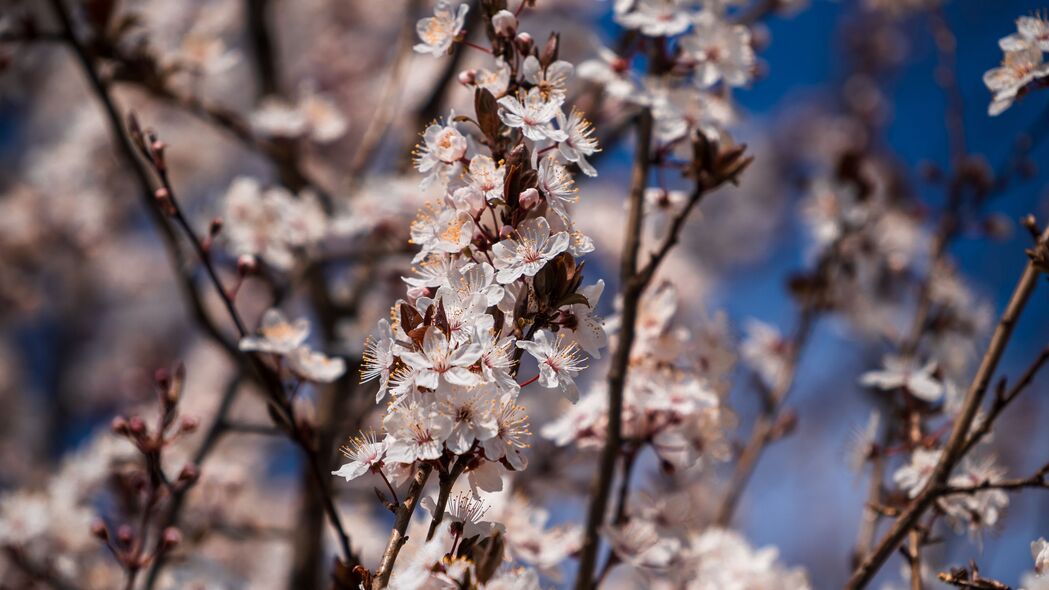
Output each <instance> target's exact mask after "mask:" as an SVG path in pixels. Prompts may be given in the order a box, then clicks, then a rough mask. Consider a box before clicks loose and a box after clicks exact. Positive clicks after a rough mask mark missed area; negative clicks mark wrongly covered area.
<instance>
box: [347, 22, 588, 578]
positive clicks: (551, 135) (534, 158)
mask: <svg viewBox="0 0 1049 590" xmlns="http://www.w3.org/2000/svg"><path fill="white" fill-rule="evenodd" d="M497 4H499V3H491V5H489V4H485V6H483V7H482V10H485V11H486V13H485V14H484V19H485V21H486V22H487V23H489V24H490V26H489V27H488V31H489V41H490V42H491V45H492V49H491V51H492V54H493V56H494V61H495V64H494V69H495V70H496V71H500V72H503V74H502V75H501V77H502V78H503V83H501V84H496V83H494V82H493V80H492V76H489V75H488V74H486V73H483V72H479V71H478V70H469V71H467V72H464V73H463V74H462V75H461V76H460V80H461V81H463V83H464V84H465V85H466V86H467V87H469V88H471V89H473V91H474V97H475V100H474V106H475V109H474V111H475V112H474V113H473V114H472V115H470V116H465V115H456V114H455V113H454V112H453V113H451V114H450V115H449V116H448V117H447V118H446V119H442V120H438V121H435V122H434V123H432V124H431V125H430V126H429V127H427V129H426V130H425V131H424V132H423V134H422V141H421V142H420V144H419V145H418V146H417V148H416V150H415V166H416V169H417V170H418V171H419V172H420V173H421V174H423V175H424V178H423V180H422V181H421V183H420V187H421V189H422V190H428V191H436V192H437V198H436V199H434V200H433V201H431V202H429V203H427V204H426V205H425V206H424V207H423V208H422V209H421V210H420V212H419V214H418V216H417V218H416V220H415V221H414V222H413V223H412V226H411V242H412V244H414V245H415V246H417V247H418V248H419V251H418V253H417V254H416V255H415V257H414V259H413V264H414V265H415V268H414V270H413V273H412V274H411V275H410V276H407V277H405V278H404V282H405V283H406V284H407V295H406V297H405V298H404V299H402V300H399V301H397V302H396V304H395V305H394V306H393V307H392V308H391V309H390V317H389V319H383V320H381V321H380V322H379V324H378V330H377V332H376V333H375V334H374V336H373V337H371V338H369V340H368V341H367V342H366V345H365V351H364V361H363V365H362V370H361V378H362V382H371V381H377V383H378V388H377V392H376V401H377V402H379V401H381V400H383V398H385V397H387V396H390V397H391V398H392V401H391V402H390V403H389V405H388V407H387V411H386V415H385V417H384V419H383V424H382V429H383V432H382V434H381V435H380V436H375V435H364V436H361V437H359V438H357V439H354V440H352V441H350V443H348V444H347V445H346V446H344V447H343V452H344V454H346V455H347V457H348V458H349V459H350V461H349V462H348V463H347V464H346V465H344V466H343V467H342V468H341V469H339V470H338V471H335V472H334V473H335V474H336V475H339V476H342V477H344V478H346V479H347V480H351V479H355V478H358V477H361V476H364V475H366V474H373V475H378V476H380V477H381V478H383V479H384V480H385V481H386V482H387V483H388V484H390V485H389V487H390V491H391V492H392V493H393V494H394V495H395V496H396V491H394V489H393V486H394V484H393V483H391V482H395V483H396V482H401V481H404V479H405V476H406V475H408V474H411V473H413V472H416V471H417V469H418V468H419V467H420V466H424V465H428V466H432V467H433V468H434V469H435V470H436V472H437V473H439V474H441V475H440V476H441V480H442V493H444V492H446V491H447V490H450V487H451V485H452V484H453V483H454V478H456V477H458V475H459V474H465V475H466V476H467V478H468V480H469V482H470V484H471V485H472V486H473V487H474V488H475V493H476V489H477V488H479V489H482V490H488V491H494V490H498V489H501V488H502V478H501V475H502V473H504V472H506V471H507V470H510V471H520V470H522V469H524V468H525V467H526V465H527V460H526V457H525V455H524V452H523V451H524V449H525V448H527V447H528V446H529V438H530V436H531V432H530V431H529V419H528V416H527V415H526V414H525V410H524V407H523V406H522V405H521V404H520V403H519V402H518V397H519V395H520V392H521V390H522V388H523V387H525V386H527V385H529V384H531V383H534V382H538V384H539V385H540V386H541V387H543V388H547V389H555V390H557V391H559V392H560V393H561V394H562V395H564V396H565V397H567V398H569V399H572V400H575V399H576V398H577V396H578V388H577V385H576V378H577V377H578V375H579V373H580V372H581V371H582V370H583V369H584V368H585V367H586V363H585V359H584V356H583V355H584V352H585V353H588V354H590V355H592V356H594V357H599V356H600V354H601V349H602V348H603V347H604V346H605V345H606V341H607V337H606V335H605V331H604V328H603V322H602V320H601V318H600V317H598V316H597V315H596V314H595V312H594V309H595V307H596V304H597V301H598V298H599V297H600V295H601V291H602V289H603V284H602V283H600V282H599V283H597V284H595V285H591V286H589V287H584V286H583V285H582V281H583V267H584V264H583V263H582V262H581V261H580V260H579V257H581V256H582V255H584V254H586V253H588V252H590V251H591V250H593V244H592V241H591V240H590V239H589V238H588V237H586V236H585V235H583V234H582V233H580V232H578V231H577V230H576V229H575V227H574V225H573V221H572V218H571V216H570V214H569V208H568V207H569V205H571V204H572V203H574V202H576V201H577V200H578V194H577V189H576V188H575V181H574V178H573V171H572V168H573V167H578V168H579V169H580V170H582V171H584V172H586V173H587V174H590V175H595V174H596V171H595V170H594V169H593V167H592V166H590V165H589V163H588V162H587V159H586V158H587V157H588V156H590V155H593V154H594V153H595V152H596V151H597V149H598V147H597V143H596V141H595V140H594V139H593V137H592V130H591V128H590V125H589V123H588V122H587V121H586V120H585V119H584V118H583V117H582V114H581V113H579V112H578V111H575V110H571V109H569V112H570V114H568V115H566V114H565V112H564V107H565V102H566V97H567V84H568V82H569V79H570V75H571V72H572V70H573V68H572V66H571V64H569V63H568V62H565V61H562V60H559V59H558V57H557V56H558V38H557V36H556V35H553V36H551V37H550V41H549V42H547V43H546V45H545V46H544V47H542V48H541V49H540V48H537V47H536V45H535V43H534V42H533V41H532V38H531V36H529V35H528V34H527V33H518V32H517V17H516V15H515V14H513V13H510V12H509V11H507V10H505V9H501V8H499V7H498V6H495V5H497ZM466 11H467V6H466V5H461V6H459V7H458V8H453V7H451V6H450V5H448V4H446V3H440V4H438V6H437V8H436V10H435V14H434V16H433V17H428V18H425V19H423V20H422V21H420V23H419V26H418V32H419V35H420V37H421V38H422V41H423V42H422V43H420V44H419V45H417V46H416V51H420V52H425V53H431V54H433V55H435V56H441V55H444V54H445V53H447V52H448V51H449V49H450V47H452V45H453V44H454V43H456V42H460V41H462V36H461V27H462V23H463V19H464V18H465V14H466ZM496 77H499V76H496ZM526 353H527V355H528V356H529V357H531V358H532V359H534V361H535V364H536V369H537V373H538V374H536V375H535V376H534V377H532V378H531V379H529V380H527V381H524V382H521V383H519V382H518V379H517V375H518V371H519V369H520V368H521V366H522V364H521V362H520V361H521V359H522V357H523V356H524V355H525V354H526ZM453 474H454V475H453ZM445 500H447V498H445ZM453 500H454V501H453V503H452V506H451V508H450V509H448V510H447V515H444V514H443V513H442V510H443V508H442V507H441V505H440V502H438V503H437V504H434V503H433V502H432V501H431V500H430V499H428V498H427V499H424V501H423V505H424V506H429V507H430V509H431V511H432V512H433V513H434V514H433V518H434V521H435V522H437V521H439V520H441V519H444V520H445V521H446V522H447V521H451V523H452V524H451V526H450V527H447V526H446V527H441V529H440V531H441V533H440V534H439V535H438V536H436V537H434V538H433V540H431V541H430V542H429V543H427V544H426V546H425V547H423V548H421V549H419V550H418V551H417V553H416V556H415V557H413V558H412V559H411V560H407V559H406V560H405V561H404V562H403V564H398V567H397V569H395V570H394V571H393V579H392V580H391V584H392V585H393V586H396V587H402V586H403V587H409V586H411V587H415V586H413V585H412V584H411V583H409V582H407V581H406V580H409V579H414V580H415V581H416V582H418V581H420V580H419V578H418V577H417V576H416V574H418V576H434V577H435V578H440V579H442V580H449V579H450V580H462V579H463V577H464V576H467V577H466V579H471V580H475V581H479V582H482V583H486V587H492V585H493V584H495V581H494V580H492V581H488V579H489V578H491V577H492V575H493V573H492V571H494V570H489V571H485V570H486V568H489V567H491V566H489V565H488V561H490V559H487V558H484V557H483V556H481V555H476V554H471V550H473V551H475V552H476V551H477V550H479V549H480V548H481V547H482V546H484V544H485V543H496V541H495V540H494V539H492V538H490V537H491V535H492V534H493V531H495V530H498V528H499V527H494V526H487V525H484V526H475V525H477V523H478V522H479V519H480V517H481V516H483V512H484V511H483V510H482V509H479V508H477V507H478V506H479V504H477V502H479V500H476V498H474V497H473V496H471V495H470V494H467V495H465V496H462V497H457V498H456V499H453ZM467 529H469V530H467ZM449 530H451V531H453V533H454V541H451V540H450V537H449V536H448V531H449ZM471 538H472V539H473V540H471V541H470V542H466V541H465V540H464V539H471ZM478 538H480V540H478ZM460 541H462V543H460ZM499 543H500V544H501V543H502V541H499ZM453 544H458V549H457V550H453V551H452V552H449V550H448V548H449V547H452V546H453ZM431 548H432V551H431ZM501 551H502V549H501V545H500V548H499V549H498V552H497V554H499V555H501ZM431 553H432V555H431ZM517 553H518V551H515V554H517ZM499 559H500V560H501V557H500V558H499ZM524 561H525V562H528V561H531V562H533V563H536V564H537V565H541V566H543V567H552V566H553V565H554V564H553V563H551V561H550V559H543V558H542V557H541V556H538V555H537V556H534V559H526V560H524ZM435 564H442V565H441V566H440V567H435ZM495 565H498V564H497V563H496V564H495ZM412 572H415V573H412ZM468 572H469V573H468ZM505 575H509V576H518V578H519V579H517V581H515V582H514V584H513V585H508V586H507V587H514V588H517V587H522V588H527V587H532V586H533V585H534V584H535V582H534V574H518V573H507V574H505ZM520 576H524V577H520ZM504 577H505V576H504ZM528 580H533V582H528ZM498 587H503V586H498Z"/></svg>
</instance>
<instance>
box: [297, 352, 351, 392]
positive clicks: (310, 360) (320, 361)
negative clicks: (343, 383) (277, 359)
mask: <svg viewBox="0 0 1049 590" xmlns="http://www.w3.org/2000/svg"><path fill="white" fill-rule="evenodd" d="M287 359H288V369H290V370H291V372H292V373H294V374H295V375H297V376H299V377H300V378H302V379H305V380H307V381H313V382H315V383H331V382H333V381H335V380H336V379H338V378H339V377H342V375H343V374H344V373H345V372H346V361H344V360H342V359H341V358H332V357H329V356H326V355H325V354H323V353H320V352H317V351H314V350H311V349H310V348H309V347H307V346H300V347H298V348H296V349H295V350H293V351H292V352H291V354H289V355H288V357H287Z"/></svg>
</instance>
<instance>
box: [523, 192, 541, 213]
mask: <svg viewBox="0 0 1049 590" xmlns="http://www.w3.org/2000/svg"><path fill="white" fill-rule="evenodd" d="M542 200H543V198H542V197H540V196H539V191H537V190H535V189H534V188H530V189H526V190H524V191H523V192H521V194H520V195H519V196H518V202H520V203H521V208H523V209H531V208H532V207H535V206H536V205H538V204H539V202H540V201H542Z"/></svg>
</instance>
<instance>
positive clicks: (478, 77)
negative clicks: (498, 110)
mask: <svg viewBox="0 0 1049 590" xmlns="http://www.w3.org/2000/svg"><path fill="white" fill-rule="evenodd" d="M473 83H474V85H475V86H477V87H478V88H484V89H485V90H487V91H488V92H491V93H492V96H494V97H495V98H502V97H503V95H505V94H506V89H507V88H508V87H509V86H510V66H508V65H506V62H505V61H503V60H502V58H499V59H497V60H496V61H495V67H494V68H492V69H487V68H478V69H477V71H476V72H474V75H473Z"/></svg>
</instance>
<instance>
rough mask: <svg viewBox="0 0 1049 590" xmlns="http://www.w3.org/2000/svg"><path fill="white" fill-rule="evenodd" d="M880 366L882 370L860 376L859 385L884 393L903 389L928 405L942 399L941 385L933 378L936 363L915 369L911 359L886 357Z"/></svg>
mask: <svg viewBox="0 0 1049 590" xmlns="http://www.w3.org/2000/svg"><path fill="white" fill-rule="evenodd" d="M882 364H883V365H884V367H885V368H884V369H882V370H880V371H868V372H866V373H864V374H863V375H861V376H860V384H861V385H864V386H866V387H877V388H878V389H883V390H886V391H891V390H893V389H899V388H903V389H905V390H906V391H907V392H908V393H910V394H911V395H913V396H914V397H916V398H918V399H921V400H924V401H927V402H930V403H932V402H936V401H938V400H939V399H940V398H942V397H943V384H941V383H940V382H939V381H938V380H937V379H936V377H934V376H933V373H935V372H936V361H929V362H927V363H925V365H923V366H921V367H917V365H916V363H915V361H914V360H913V359H908V358H903V357H898V356H892V355H887V356H886V357H885V358H884V359H882Z"/></svg>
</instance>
